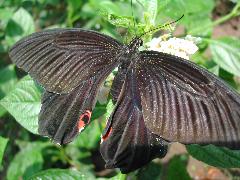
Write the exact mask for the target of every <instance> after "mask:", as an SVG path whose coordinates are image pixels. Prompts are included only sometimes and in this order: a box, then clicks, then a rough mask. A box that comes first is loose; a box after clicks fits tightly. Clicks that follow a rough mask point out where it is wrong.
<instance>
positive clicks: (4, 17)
mask: <svg viewBox="0 0 240 180" xmlns="http://www.w3.org/2000/svg"><path fill="white" fill-rule="evenodd" d="M12 15H13V10H12V9H10V8H7V7H5V8H0V19H1V21H0V28H2V29H4V28H5V26H6V25H7V22H8V21H9V19H10V18H11V17H12Z"/></svg>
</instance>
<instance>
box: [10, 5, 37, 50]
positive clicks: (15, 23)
mask: <svg viewBox="0 0 240 180" xmlns="http://www.w3.org/2000/svg"><path fill="white" fill-rule="evenodd" d="M34 31H35V27H34V20H33V18H32V16H31V15H30V14H29V12H28V11H26V10H25V9H24V8H19V9H18V11H16V12H15V13H14V15H13V16H12V18H11V20H10V21H9V23H8V25H7V29H6V41H7V43H8V45H9V46H12V45H13V44H14V43H15V42H17V41H18V40H19V39H20V38H22V37H23V36H26V35H29V34H31V33H33V32H34Z"/></svg>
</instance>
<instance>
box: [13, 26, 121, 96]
mask: <svg viewBox="0 0 240 180" xmlns="http://www.w3.org/2000/svg"><path fill="white" fill-rule="evenodd" d="M121 47H122V44H120V43H119V42H117V41H116V40H114V39H113V38H111V37H109V36H106V35H103V34H100V33H97V32H95V31H88V30H82V29H54V30H46V31H42V32H38V33H34V34H32V35H30V36H28V37H26V38H24V39H22V40H20V41H18V42H17V43H16V44H15V45H14V46H13V47H12V48H11V50H10V52H9V55H10V58H11V59H12V61H13V62H14V63H15V64H16V65H17V66H18V67H20V68H22V69H23V70H24V71H26V72H29V74H30V75H31V76H32V77H33V78H34V79H35V80H37V81H38V82H39V83H40V84H41V85H42V86H43V87H44V88H45V89H46V90H47V91H49V92H55V93H68V92H70V91H72V90H73V89H74V88H75V87H77V86H78V85H80V84H81V82H82V81H84V80H88V79H89V78H91V77H93V76H95V75H96V74H97V73H99V72H101V73H102V74H106V72H111V71H112V69H114V67H116V66H117V64H118V62H117V60H118V58H116V56H117V55H118V53H119V50H120V49H121Z"/></svg>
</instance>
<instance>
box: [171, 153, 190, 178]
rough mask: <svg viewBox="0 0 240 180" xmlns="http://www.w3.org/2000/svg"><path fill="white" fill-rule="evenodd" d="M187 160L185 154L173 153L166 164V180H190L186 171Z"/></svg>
mask: <svg viewBox="0 0 240 180" xmlns="http://www.w3.org/2000/svg"><path fill="white" fill-rule="evenodd" d="M187 161H188V158H187V156H186V155H180V156H177V155H175V156H174V157H173V158H172V159H170V162H169V164H168V170H167V177H168V180H175V179H176V178H177V179H178V180H188V179H189V180H190V179H191V178H190V176H189V174H188V172H187V168H186V166H187Z"/></svg>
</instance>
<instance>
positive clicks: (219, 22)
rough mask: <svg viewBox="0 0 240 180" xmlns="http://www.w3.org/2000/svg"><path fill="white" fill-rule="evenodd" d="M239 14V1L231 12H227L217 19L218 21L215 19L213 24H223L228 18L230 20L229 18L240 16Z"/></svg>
mask: <svg viewBox="0 0 240 180" xmlns="http://www.w3.org/2000/svg"><path fill="white" fill-rule="evenodd" d="M239 15H240V2H238V3H237V4H236V6H235V7H234V8H233V10H232V11H231V12H230V13H229V14H227V15H225V16H223V17H221V18H219V19H217V20H216V21H214V22H213V23H212V26H217V25H219V24H222V23H224V22H225V21H227V20H229V19H231V18H233V17H236V16H239Z"/></svg>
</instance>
